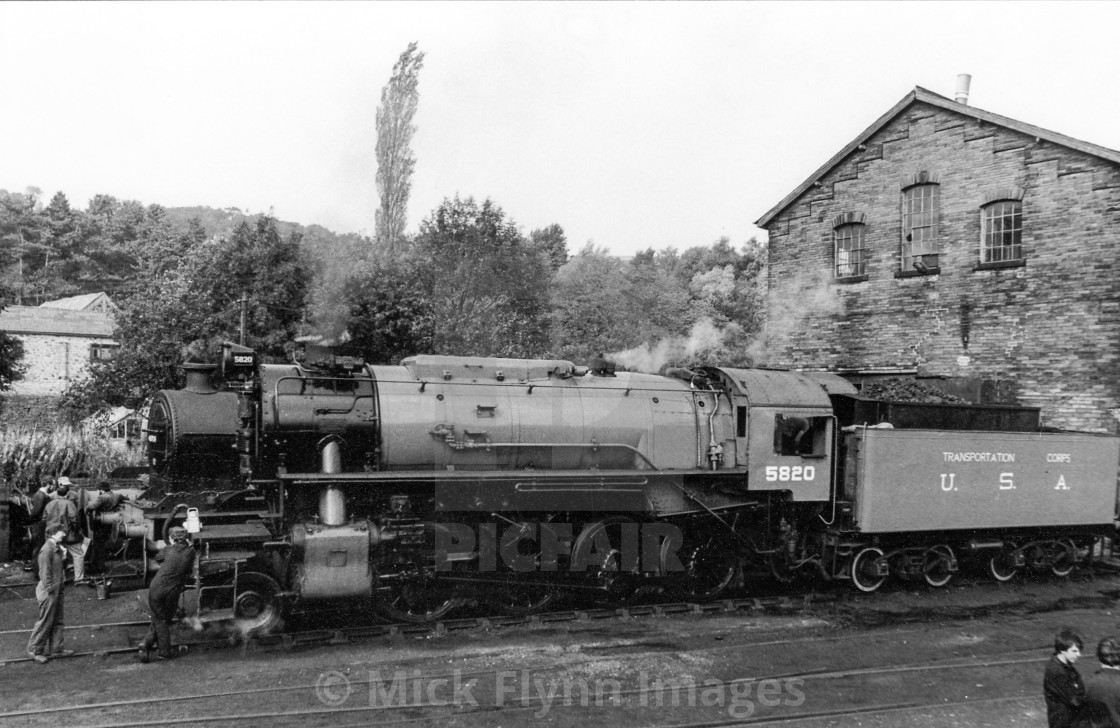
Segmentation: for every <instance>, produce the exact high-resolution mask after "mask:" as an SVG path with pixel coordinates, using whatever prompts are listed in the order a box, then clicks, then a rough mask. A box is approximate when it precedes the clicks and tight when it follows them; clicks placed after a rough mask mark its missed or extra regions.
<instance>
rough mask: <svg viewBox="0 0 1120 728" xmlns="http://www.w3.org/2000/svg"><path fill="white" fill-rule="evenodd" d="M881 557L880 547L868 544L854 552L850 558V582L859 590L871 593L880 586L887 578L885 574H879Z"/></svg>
mask: <svg viewBox="0 0 1120 728" xmlns="http://www.w3.org/2000/svg"><path fill="white" fill-rule="evenodd" d="M881 558H883V551H882V549H878V548H876V547H874V546H868V547H867V548H865V549H862V550H860V551H859V552H858V553H856V555H855V558H853V559H852V584H855V587H856V589H859V590H860V591H861V592H867V593H871V592H873V591H875V590H876V589H878V588H879V587H881V586H882V585H883V582H884V581H886V580H887V577H886V576H885V575H881V574H879V567H878V563H879V559H881Z"/></svg>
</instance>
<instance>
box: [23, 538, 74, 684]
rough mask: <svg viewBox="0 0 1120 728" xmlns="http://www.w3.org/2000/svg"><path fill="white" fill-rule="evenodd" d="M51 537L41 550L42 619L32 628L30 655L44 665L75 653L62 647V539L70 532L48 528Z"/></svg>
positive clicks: (38, 589)
mask: <svg viewBox="0 0 1120 728" xmlns="http://www.w3.org/2000/svg"><path fill="white" fill-rule="evenodd" d="M48 533H49V534H50V538H48V539H47V542H46V543H44V544H43V548H42V549H40V550H39V583H38V585H36V587H35V600H36V601H37V602H38V603H39V619H38V620H37V621H36V622H35V626H34V627H32V628H31V637H30V639H28V640H27V654H28V655H30V656H31V659H33V660H35V662H38V663H40V664H42V663H44V662H47V661H48V660H49V659H50V658H51V657H52V656H54V657H61V656H65V655H72V654H74V651H73V650H64V649H62V640H63V631H62V620H63V615H62V597H63V591H62V582H63V581H64V575H65V572H64V571H63V570H62V545H61V544H62V539H63V538H65V537H66V531H64V530H62V529H61V528H56V529H54V530H53V531H48Z"/></svg>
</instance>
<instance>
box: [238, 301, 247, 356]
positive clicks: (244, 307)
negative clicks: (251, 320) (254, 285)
mask: <svg viewBox="0 0 1120 728" xmlns="http://www.w3.org/2000/svg"><path fill="white" fill-rule="evenodd" d="M248 307H249V294H247V293H245V292H242V293H241V338H240V339H239V340H238V342H237V343H238V344H241V346H245V317H246V313H247V309H248Z"/></svg>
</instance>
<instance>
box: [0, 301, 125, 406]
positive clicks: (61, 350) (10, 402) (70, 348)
mask: <svg viewBox="0 0 1120 728" xmlns="http://www.w3.org/2000/svg"><path fill="white" fill-rule="evenodd" d="M112 311H113V303H112V301H111V300H109V297H108V296H106V295H105V294H104V293H90V294H85V295H82V296H74V297H72V298H64V299H61V300H58V301H48V302H47V303H44V304H42V305H41V306H9V307H7V308H5V309H4V310H3V311H0V330H3V331H4V332H6V333H8V334H10V335H12V336H14V337H15V338H17V339H19V340H20V341H22V342H23V352H24V354H23V362H22V364H23V366H24V369H25V372H24V377H23V379H22V380H20V381H18V382H15V383H14V384H13V385H12V390H11V392H9V393H6V394H5V395H4V402H3V408H2V410H0V425H8V424H20V423H27V422H34V423H36V424H41V425H49V424H53V423H54V422H55V421H56V420H57V413H56V411H55V403H56V401H57V398H58V396H59V395H60V394H62V392H63V391H64V390H65V389H66V387H67V386H68V385H69V384H70V382H71V381H73V380H74V379H76V378H78V377H81V376H82V375H83V374H85V373H86V372H87V371H88V369H89V365H90V362H91V361H93V360H95V359H108V358H111V357H112V356H113V352H114V351H115V350H116V349H117V342H116V341H115V340H114V339H113V331H114V328H115V322H114V319H113V315H112Z"/></svg>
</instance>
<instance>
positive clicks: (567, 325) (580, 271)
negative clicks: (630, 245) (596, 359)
mask: <svg viewBox="0 0 1120 728" xmlns="http://www.w3.org/2000/svg"><path fill="white" fill-rule="evenodd" d="M627 286H628V283H627V280H626V264H625V263H623V262H622V261H621V260H620V259H618V258H616V257H614V256H612V255H610V254H609V253H607V252H606V251H605V250H602V249H598V248H596V247H595V246H594V245H592V244H591V243H588V244H587V245H586V246H584V248H583V249H582V250H581V251H579V253H578V254H576V255H575V256H573V257H572V259H571V260H569V261H568V262H567V263H566V264H564V266H563V267H561V268H560V270H558V271H557V272H556V277H555V278H554V279H553V286H552V307H551V319H552V327H551V332H552V353H553V354H554V355H556V356H559V357H563V358H567V359H572V360H574V361H577V362H583V361H587V360H588V359H590V358H591V357H593V356H596V355H597V354H599V353H602V352H609V351H615V350H617V349H621V348H626V347H629V346H633V344H634V343H635V342H634V341H633V340H632V337H633V331H632V330H630V329H631V326H632V324H633V319H634V316H635V315H640V312H636V311H632V310H629V309H628V306H627V301H626V297H625V296H624V295H623V292H624V291H625V290H626V288H627Z"/></svg>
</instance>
